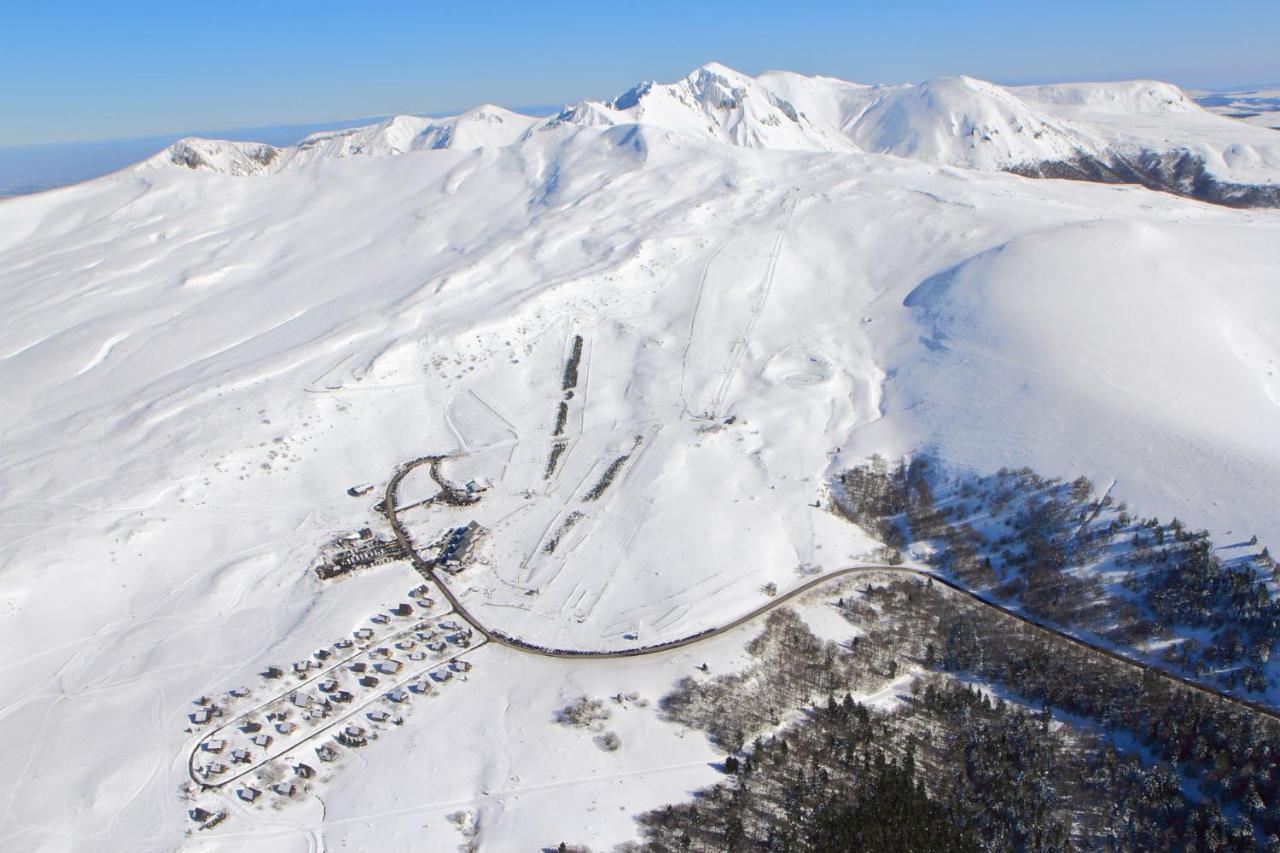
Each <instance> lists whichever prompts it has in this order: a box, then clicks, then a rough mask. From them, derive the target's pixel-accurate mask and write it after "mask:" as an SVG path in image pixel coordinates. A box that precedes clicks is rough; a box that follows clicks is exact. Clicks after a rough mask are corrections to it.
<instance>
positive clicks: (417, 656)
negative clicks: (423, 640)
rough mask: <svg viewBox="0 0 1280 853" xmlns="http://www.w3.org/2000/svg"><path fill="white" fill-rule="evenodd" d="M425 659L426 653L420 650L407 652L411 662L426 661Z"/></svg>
mask: <svg viewBox="0 0 1280 853" xmlns="http://www.w3.org/2000/svg"><path fill="white" fill-rule="evenodd" d="M426 659H427V653H426V652H424V651H423V650H422V649H418V650H417V651H413V652H409V660H411V661H420V660H426Z"/></svg>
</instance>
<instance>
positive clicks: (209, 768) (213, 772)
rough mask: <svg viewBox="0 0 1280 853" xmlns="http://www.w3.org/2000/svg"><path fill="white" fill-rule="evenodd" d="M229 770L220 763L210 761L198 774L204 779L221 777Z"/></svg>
mask: <svg viewBox="0 0 1280 853" xmlns="http://www.w3.org/2000/svg"><path fill="white" fill-rule="evenodd" d="M229 769H230V768H229V767H227V765H225V764H223V763H222V762H221V761H212V762H210V763H209V764H207V765H205V767H204V769H202V770H201V771H200V772H201V773H202V774H203V775H204V776H206V777H208V776H221V775H222V774H223V773H226V772H227V770H229Z"/></svg>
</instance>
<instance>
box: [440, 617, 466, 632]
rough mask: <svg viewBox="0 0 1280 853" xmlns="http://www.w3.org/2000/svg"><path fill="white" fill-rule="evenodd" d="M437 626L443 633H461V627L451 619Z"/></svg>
mask: <svg viewBox="0 0 1280 853" xmlns="http://www.w3.org/2000/svg"><path fill="white" fill-rule="evenodd" d="M438 624H439V626H440V627H441V628H442V629H443V630H445V631H461V630H462V626H461V625H459V624H458V623H457V622H456V621H454V620H453V619H445V620H444V621H443V622H440V623H438Z"/></svg>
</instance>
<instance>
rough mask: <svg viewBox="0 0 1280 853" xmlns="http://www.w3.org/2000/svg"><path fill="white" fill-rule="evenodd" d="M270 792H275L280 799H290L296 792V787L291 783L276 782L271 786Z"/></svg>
mask: <svg viewBox="0 0 1280 853" xmlns="http://www.w3.org/2000/svg"><path fill="white" fill-rule="evenodd" d="M271 790H273V791H275V792H276V793H277V794H279V795H280V796H282V797H292V796H293V795H294V793H295V792H296V791H297V790H298V787H297V786H296V785H294V784H293V783H292V782H277V783H275V784H274V785H272V786H271Z"/></svg>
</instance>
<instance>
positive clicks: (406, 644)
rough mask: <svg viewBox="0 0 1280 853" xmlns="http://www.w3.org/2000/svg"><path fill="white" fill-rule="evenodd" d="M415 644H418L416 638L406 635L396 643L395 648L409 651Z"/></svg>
mask: <svg viewBox="0 0 1280 853" xmlns="http://www.w3.org/2000/svg"><path fill="white" fill-rule="evenodd" d="M416 645H418V643H417V641H416V640H411V639H409V638H408V637H406V638H404V639H403V640H401V641H400V642H398V643H396V648H397V649H399V650H400V651H402V652H407V651H409V649H411V648H413V647H414V646H416Z"/></svg>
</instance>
